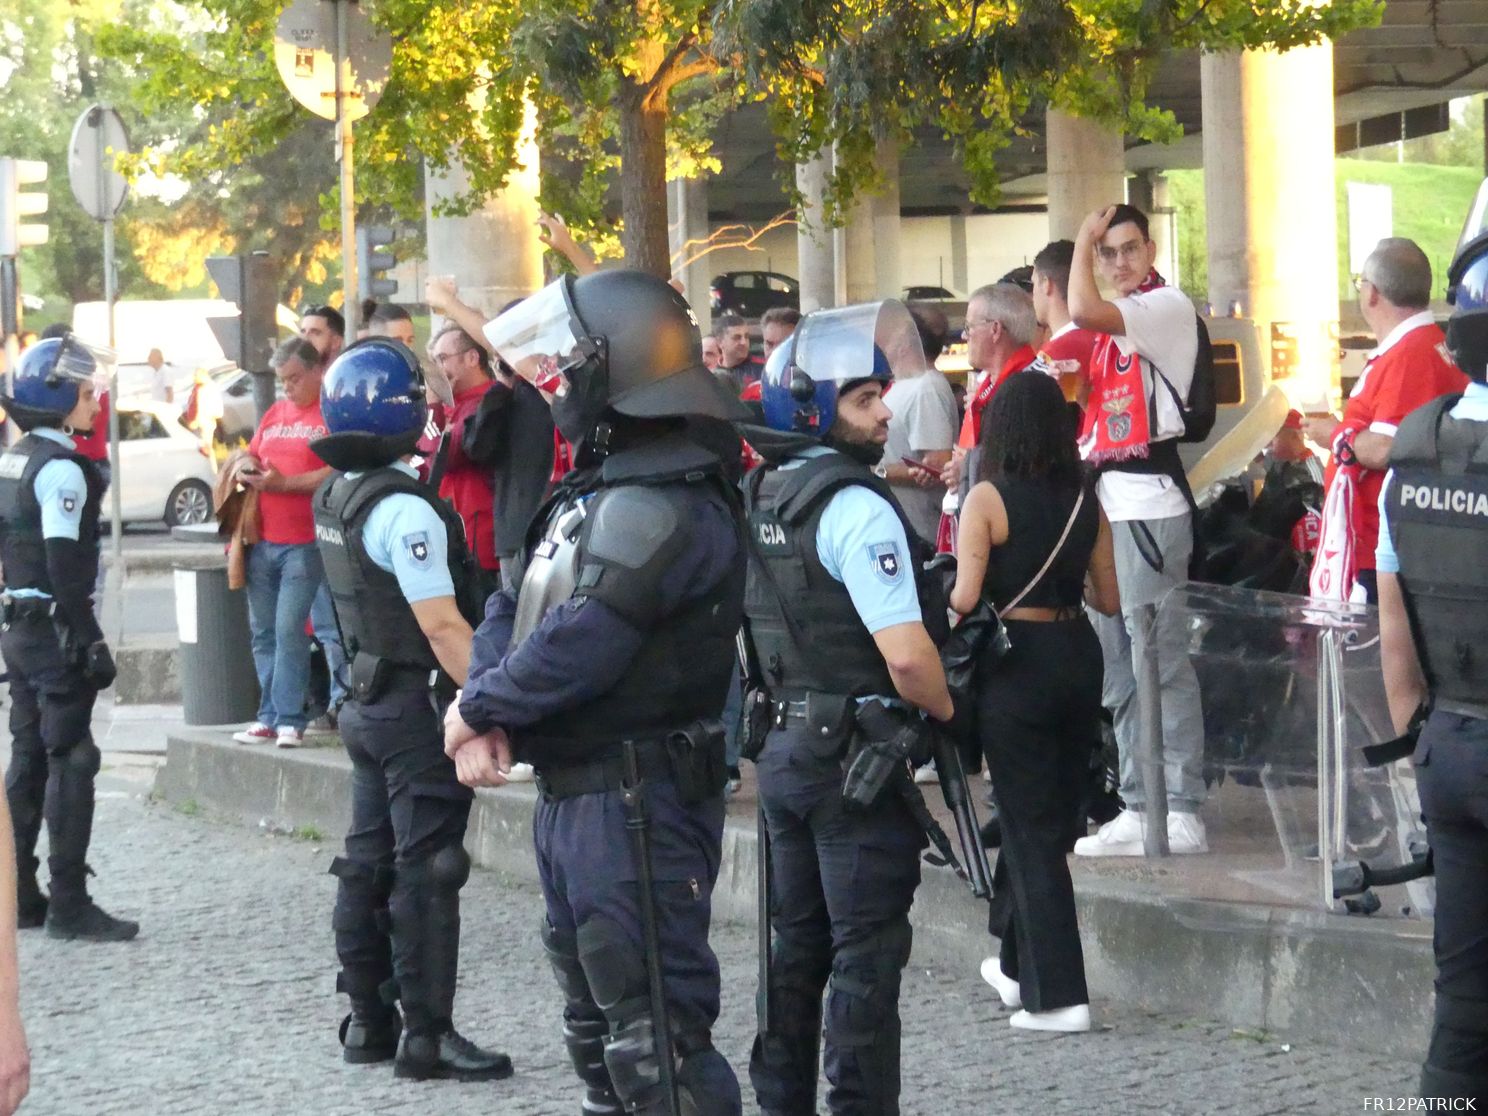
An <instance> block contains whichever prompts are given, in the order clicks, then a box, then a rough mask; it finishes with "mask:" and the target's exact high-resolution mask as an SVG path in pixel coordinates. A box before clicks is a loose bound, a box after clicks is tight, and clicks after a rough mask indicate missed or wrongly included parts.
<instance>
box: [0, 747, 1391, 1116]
mask: <svg viewBox="0 0 1488 1116" xmlns="http://www.w3.org/2000/svg"><path fill="white" fill-rule="evenodd" d="M121 758H122V757H121ZM149 773H150V772H149V768H148V767H147V766H145V767H138V768H131V767H121V766H117V765H112V764H111V765H110V767H109V768H108V769H107V771H106V773H105V778H104V780H103V784H102V787H101V790H102V794H101V797H100V803H99V810H98V824H97V837H96V840H95V855H94V856H93V858H92V859H93V863H94V865H95V867H96V868H97V869H98V878H97V880H96V881H95V887H94V892H95V894H96V895H97V897H98V898H99V899H100V900H101V901H102V902H103V903H104V904H105V905H106V906H107V907H108V908H109V909H110V910H112V911H114V912H115V913H117V914H120V915H124V916H127V917H138V918H140V919H141V921H142V923H143V927H144V928H143V931H142V934H141V937H140V939H139V940H138V941H136V942H134V943H131V944H129V945H124V946H117V945H108V946H105V945H87V944H71V943H60V942H53V941H50V940H48V939H47V938H45V937H44V936H43V935H41V934H40V933H39V932H35V931H31V932H27V933H25V934H23V935H22V940H21V971H22V979H23V985H24V992H23V1000H22V1005H23V1011H24V1014H25V1017H26V1021H27V1026H28V1029H29V1033H30V1039H31V1045H32V1050H33V1056H34V1064H33V1077H32V1081H33V1086H32V1090H33V1091H32V1096H31V1098H30V1099H29V1100H28V1101H27V1102H26V1105H25V1107H24V1108H23V1110H22V1111H23V1113H26V1114H29V1116H42V1114H53V1116H80V1114H83V1113H88V1114H90V1116H141V1114H146V1113H148V1114H152V1116H153V1114H166V1113H183V1114H184V1113H191V1114H204V1113H205V1114H214V1116H215V1114H219V1113H222V1114H227V1113H232V1114H237V1113H255V1114H257V1113H264V1114H275V1116H296V1114H305V1116H311V1114H313V1116H339V1114H346V1116H353V1114H356V1116H360V1114H362V1113H369V1112H391V1111H408V1112H438V1113H440V1114H441V1116H465V1114H470V1116H476V1114H480V1116H491V1114H495V1113H499V1114H501V1116H536V1114H539V1113H541V1114H559V1116H567V1114H576V1113H577V1112H578V1099H577V1093H576V1091H575V1088H574V1080H573V1077H572V1073H571V1070H570V1068H569V1065H568V1061H567V1057H566V1055H565V1053H564V1050H563V1046H562V1043H561V1040H560V1038H559V1034H558V1016H559V1011H560V1007H561V1005H560V1003H559V997H558V993H557V990H556V988H555V986H554V983H553V979H552V976H551V974H550V972H549V970H548V967H547V964H546V962H545V961H544V960H543V956H542V951H541V949H540V947H539V945H538V941H537V925H538V920H539V918H540V914H541V899H540V897H539V896H538V895H537V893H536V892H535V891H533V890H531V889H528V888H525V887H516V886H512V885H503V884H501V883H500V882H499V881H498V880H497V879H496V877H494V876H493V875H491V874H490V873H486V872H477V873H475V874H474V876H473V877H472V879H471V882H470V884H469V886H468V887H467V888H466V891H465V896H466V902H465V907H464V924H465V947H464V954H463V960H464V962H465V964H464V971H463V973H462V977H461V982H462V983H461V993H460V998H459V1000H458V1002H457V1008H456V1011H457V1020H458V1022H459V1024H460V1026H461V1027H462V1029H463V1030H464V1031H465V1033H466V1034H468V1035H470V1036H471V1037H473V1038H476V1039H478V1040H481V1041H484V1042H488V1043H490V1044H492V1045H494V1046H497V1047H499V1048H501V1049H504V1050H506V1051H508V1052H509V1053H510V1054H511V1055H512V1057H513V1059H514V1061H515V1062H516V1065H517V1070H518V1072H517V1076H516V1077H515V1078H514V1079H513V1080H511V1081H508V1082H501V1083H496V1084H488V1085H447V1084H443V1083H440V1084H425V1085H410V1084H405V1083H401V1082H395V1081H394V1080H393V1078H392V1076H391V1073H390V1072H389V1070H388V1068H387V1067H386V1066H382V1067H360V1068H357V1067H349V1066H345V1065H343V1064H342V1063H341V1062H340V1061H339V1058H338V1049H337V1046H336V1038H335V1032H336V1025H337V1023H338V1022H339V1020H340V1017H341V1013H342V1011H343V1010H344V1008H343V1003H342V1001H340V1000H338V998H337V997H336V996H335V995H334V993H333V988H334V969H335V965H334V958H333V955H332V948H331V936H330V926H329V923H330V907H331V900H332V895H333V890H334V889H333V880H332V879H331V877H330V876H328V875H327V874H326V868H327V866H328V865H329V863H330V860H331V857H332V855H333V854H334V852H335V851H336V850H335V842H334V841H330V840H326V839H325V838H324V835H320V834H316V833H301V834H298V835H295V836H292V837H291V836H282V835H273V834H268V833H264V832H255V831H253V830H251V829H246V828H242V827H239V826H236V825H227V824H222V823H218V822H214V821H211V820H208V819H206V818H204V817H200V816H193V814H192V813H191V812H190V810H189V809H187V810H186V811H182V810H180V809H173V808H171V807H167V806H164V805H158V804H150V803H148V802H146V801H144V800H143V798H142V797H140V796H141V794H142V793H143V789H144V787H145V786H146V785H147V779H148V776H149ZM714 944H715V947H716V948H717V949H718V951H719V954H720V958H721V960H722V964H723V971H724V977H725V989H724V1005H723V1006H724V1011H723V1017H722V1019H721V1020H720V1023H719V1027H718V1031H717V1036H716V1038H717V1042H718V1045H719V1047H720V1049H721V1050H723V1052H724V1053H725V1054H726V1055H727V1056H728V1057H729V1058H730V1060H731V1061H733V1063H734V1065H735V1067H736V1068H738V1069H741V1070H742V1069H743V1067H744V1066H745V1064H746V1059H747V1052H748V1048H749V1042H750V1038H751V1029H752V1023H753V997H754V986H755V955H754V937H753V933H752V930H750V929H748V928H741V927H724V928H721V929H720V930H719V931H718V932H717V933H715V936H714ZM1096 1012H1097V1015H1098V1017H1099V1019H1100V1021H1101V1022H1102V1024H1103V1027H1102V1029H1101V1030H1100V1031H1099V1032H1098V1033H1095V1034H1092V1035H1088V1036H1080V1037H1057V1036H1045V1035H1039V1036H1034V1035H1025V1034H1019V1033H1015V1032H1012V1031H1011V1030H1010V1029H1009V1028H1008V1027H1007V1025H1006V1021H1005V1019H1006V1014H1007V1013H1006V1012H1005V1011H1003V1010H1002V1009H1001V1007H1000V1006H998V1005H997V1002H996V998H995V996H993V995H992V993H991V992H990V990H988V989H986V988H985V987H984V986H983V985H982V984H981V982H980V981H979V980H978V979H977V977H976V974H975V973H963V972H951V971H926V970H924V969H913V970H911V971H910V972H908V973H907V974H906V981H905V992H904V1018H905V1039H904V1047H905V1057H904V1105H903V1111H904V1113H905V1114H906V1116H909V1114H923V1116H931V1114H935V1116H942V1114H962V1113H972V1112H978V1113H980V1112H988V1111H996V1112H1017V1113H1029V1114H1044V1113H1049V1114H1056V1116H1058V1114H1070V1116H1075V1114H1078V1116H1087V1114H1089V1113H1091V1112H1118V1113H1143V1114H1146V1113H1178V1114H1185V1116H1186V1114H1189V1113H1195V1114H1197V1113H1220V1112H1223V1113H1236V1114H1246V1116H1263V1114H1273V1113H1274V1114H1283V1113H1286V1114H1290V1113H1340V1114H1344V1113H1358V1112H1364V1111H1366V1110H1367V1109H1366V1098H1370V1097H1389V1096H1397V1097H1398V1096H1402V1095H1408V1094H1409V1093H1410V1091H1411V1089H1412V1086H1413V1082H1414V1078H1415V1074H1416V1063H1415V1061H1414V1059H1415V1057H1416V1056H1417V1052H1415V1051H1408V1052H1405V1053H1404V1055H1403V1056H1402V1057H1401V1058H1399V1059H1396V1060H1391V1059H1380V1058H1377V1057H1372V1056H1370V1055H1366V1054H1358V1053H1352V1052H1344V1051H1339V1050H1335V1049H1330V1048H1325V1047H1313V1046H1309V1045H1308V1044H1306V1043H1305V1042H1295V1041H1294V1042H1293V1043H1292V1045H1291V1046H1290V1047H1286V1046H1283V1045H1282V1044H1281V1043H1280V1042H1279V1041H1277V1040H1275V1039H1273V1038H1270V1037H1269V1036H1265V1035H1237V1034H1234V1033H1232V1032H1231V1031H1230V1029H1229V1028H1227V1027H1222V1026H1218V1025H1215V1024H1206V1023H1200V1022H1192V1021H1184V1020H1181V1019H1177V1018H1172V1017H1165V1016H1157V1015H1152V1014H1147V1013H1137V1012H1132V1011H1128V1010H1123V1009H1122V1008H1121V1007H1120V1006H1119V1005H1113V1004H1110V1003H1098V1004H1097V1005H1096ZM745 1093H746V1097H749V1096H750V1092H749V1089H748V1087H747V1084H746V1086H745ZM746 1111H750V1112H752V1111H754V1108H753V1105H752V1104H746Z"/></svg>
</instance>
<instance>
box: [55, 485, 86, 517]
mask: <svg viewBox="0 0 1488 1116" xmlns="http://www.w3.org/2000/svg"><path fill="white" fill-rule="evenodd" d="M57 499H58V500H59V501H60V502H61V504H62V510H63V511H64V512H66V513H67V514H68V515H71V514H72V513H73V512H75V511H77V510H78V508H80V507H82V506H83V498H82V495H81V494H80V493H78V492H76V491H74V490H73V489H70V488H64V489H62V491H60V492H58V493H57Z"/></svg>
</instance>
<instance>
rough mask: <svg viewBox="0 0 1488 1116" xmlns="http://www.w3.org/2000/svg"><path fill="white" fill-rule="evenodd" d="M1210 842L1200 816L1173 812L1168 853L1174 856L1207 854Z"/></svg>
mask: <svg viewBox="0 0 1488 1116" xmlns="http://www.w3.org/2000/svg"><path fill="white" fill-rule="evenodd" d="M1208 851H1209V841H1208V837H1207V834H1206V833H1205V832H1204V823H1203V821H1202V820H1201V819H1200V818H1199V815H1198V814H1184V813H1179V812H1178V811H1176V810H1175V811H1173V812H1172V813H1170V814H1169V815H1168V852H1170V853H1172V854H1173V855H1174V856H1183V855H1186V854H1190V853H1206V852H1208Z"/></svg>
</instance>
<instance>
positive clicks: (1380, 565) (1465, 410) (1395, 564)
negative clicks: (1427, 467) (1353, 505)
mask: <svg viewBox="0 0 1488 1116" xmlns="http://www.w3.org/2000/svg"><path fill="white" fill-rule="evenodd" d="M1450 414H1451V416H1452V417H1453V418H1458V419H1468V420H1470V421H1472V422H1488V384H1479V383H1476V382H1475V383H1471V384H1468V385H1467V390H1466V391H1464V392H1463V393H1462V398H1461V399H1459V400H1458V401H1457V405H1456V406H1455V407H1453V408H1452V410H1451V412H1450ZM1394 476H1395V470H1394V469H1391V470H1390V471H1389V472H1388V473H1386V474H1385V484H1384V487H1383V488H1381V489H1380V497H1379V513H1380V533H1379V542H1378V543H1377V544H1376V545H1375V548H1374V566H1375V569H1377V570H1378V571H1379V572H1380V573H1388V574H1398V573H1399V572H1400V556H1399V555H1397V554H1396V553H1395V544H1394V543H1393V542H1391V541H1390V509H1389V508H1387V507H1386V506H1385V499H1386V497H1387V496H1388V495H1389V492H1390V481H1391V480H1392V479H1393V478H1394Z"/></svg>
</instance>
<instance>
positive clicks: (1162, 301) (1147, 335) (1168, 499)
mask: <svg viewBox="0 0 1488 1116" xmlns="http://www.w3.org/2000/svg"><path fill="white" fill-rule="evenodd" d="M1114 305H1115V306H1116V307H1117V309H1119V310H1120V311H1121V320H1122V322H1123V323H1124V326H1125V328H1124V329H1123V331H1122V333H1121V334H1120V335H1118V336H1117V337H1116V339H1115V340H1116V347H1117V348H1118V349H1120V350H1121V352H1122V353H1124V354H1126V355H1127V356H1130V355H1132V354H1133V353H1135V354H1137V355H1138V356H1140V357H1141V359H1142V385H1143V387H1144V388H1145V389H1146V391H1147V393H1148V398H1149V399H1153V400H1155V402H1156V407H1157V428H1156V429H1155V430H1153V431H1152V441H1154V442H1162V441H1166V440H1167V439H1169V438H1176V437H1177V436H1178V435H1180V434H1182V433H1183V414H1182V412H1180V411H1179V409H1178V404H1177V403H1176V402H1175V401H1174V399H1173V393H1172V392H1170V391H1168V389H1167V387H1165V386H1164V385H1163V383H1162V381H1161V380H1159V379H1156V378H1155V377H1154V375H1153V369H1154V368H1156V369H1157V371H1158V372H1160V373H1161V374H1162V376H1163V377H1164V378H1165V379H1166V380H1167V381H1168V383H1170V384H1172V385H1173V391H1176V392H1177V393H1178V397H1179V398H1180V399H1187V398H1188V389H1189V387H1190V386H1191V385H1192V383H1193V366H1194V361H1195V360H1196V359H1197V358H1198V355H1199V337H1198V330H1197V328H1196V326H1195V324H1194V323H1195V320H1196V318H1197V313H1196V312H1195V310H1194V307H1193V303H1192V302H1190V301H1189V300H1188V296H1187V295H1186V294H1184V293H1183V292H1182V291H1181V290H1179V289H1178V288H1177V287H1158V288H1157V289H1156V290H1152V291H1147V292H1145V293H1142V294H1132V295H1126V296H1125V297H1123V298H1118V299H1116V300H1114ZM1095 491H1096V495H1097V496H1099V497H1100V502H1101V508H1102V509H1103V510H1104V511H1105V513H1106V518H1107V519H1109V520H1110V521H1111V522H1113V523H1116V522H1119V521H1121V520H1124V519H1171V518H1172V517H1173V516H1177V515H1183V514H1184V513H1185V512H1187V511H1188V501H1187V500H1185V499H1184V498H1183V493H1182V492H1181V491H1180V490H1179V488H1178V486H1177V485H1176V484H1174V483H1173V482H1172V480H1170V479H1169V478H1168V477H1165V476H1161V475H1158V474H1144V473H1118V472H1114V471H1107V472H1105V473H1102V474H1101V478H1100V481H1099V482H1098V483H1097V485H1096V489H1095Z"/></svg>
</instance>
